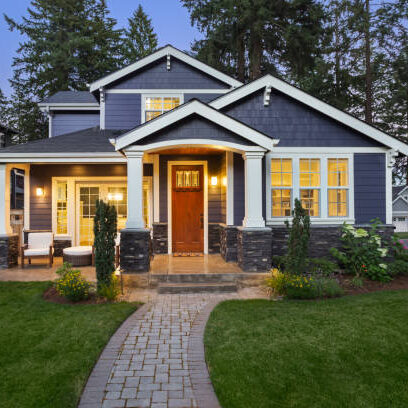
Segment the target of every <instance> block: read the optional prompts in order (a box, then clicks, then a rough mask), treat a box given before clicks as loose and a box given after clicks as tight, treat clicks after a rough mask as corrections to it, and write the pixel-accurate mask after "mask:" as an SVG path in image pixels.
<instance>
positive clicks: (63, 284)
mask: <svg viewBox="0 0 408 408" xmlns="http://www.w3.org/2000/svg"><path fill="white" fill-rule="evenodd" d="M55 289H56V290H57V292H58V293H59V294H60V295H61V296H64V297H66V298H67V299H69V300H71V301H72V302H78V301H80V300H85V299H88V297H89V289H90V284H89V282H88V281H87V280H86V279H85V278H83V277H82V276H81V272H80V271H79V270H75V269H70V270H68V271H67V272H66V273H64V275H62V277H61V278H59V279H58V280H57V282H56V285H55Z"/></svg>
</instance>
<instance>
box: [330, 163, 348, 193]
mask: <svg viewBox="0 0 408 408" xmlns="http://www.w3.org/2000/svg"><path fill="white" fill-rule="evenodd" d="M327 171H328V185H329V187H344V186H347V185H348V159H329V160H328V162H327Z"/></svg>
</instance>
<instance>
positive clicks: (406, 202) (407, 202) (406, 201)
mask: <svg viewBox="0 0 408 408" xmlns="http://www.w3.org/2000/svg"><path fill="white" fill-rule="evenodd" d="M398 200H402V201H404V203H405V204H407V205H408V200H406V199H405V198H404V197H397V198H396V199H395V200H394V201H393V202H392V204H396V202H397V201H398ZM396 212H398V211H396Z"/></svg>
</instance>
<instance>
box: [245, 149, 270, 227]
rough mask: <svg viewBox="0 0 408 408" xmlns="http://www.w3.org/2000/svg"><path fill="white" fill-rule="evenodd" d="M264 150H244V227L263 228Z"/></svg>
mask: <svg viewBox="0 0 408 408" xmlns="http://www.w3.org/2000/svg"><path fill="white" fill-rule="evenodd" d="M264 154H265V153H264V152H245V153H244V154H243V155H242V156H243V158H244V161H245V218H244V221H243V226H244V228H264V227H265V220H264V218H263V217H262V189H263V187H262V158H263V157H264Z"/></svg>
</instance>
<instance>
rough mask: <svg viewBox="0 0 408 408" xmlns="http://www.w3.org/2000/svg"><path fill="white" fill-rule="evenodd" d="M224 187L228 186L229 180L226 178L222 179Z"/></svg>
mask: <svg viewBox="0 0 408 408" xmlns="http://www.w3.org/2000/svg"><path fill="white" fill-rule="evenodd" d="M222 185H223V186H226V185H227V178H226V177H223V178H222Z"/></svg>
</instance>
